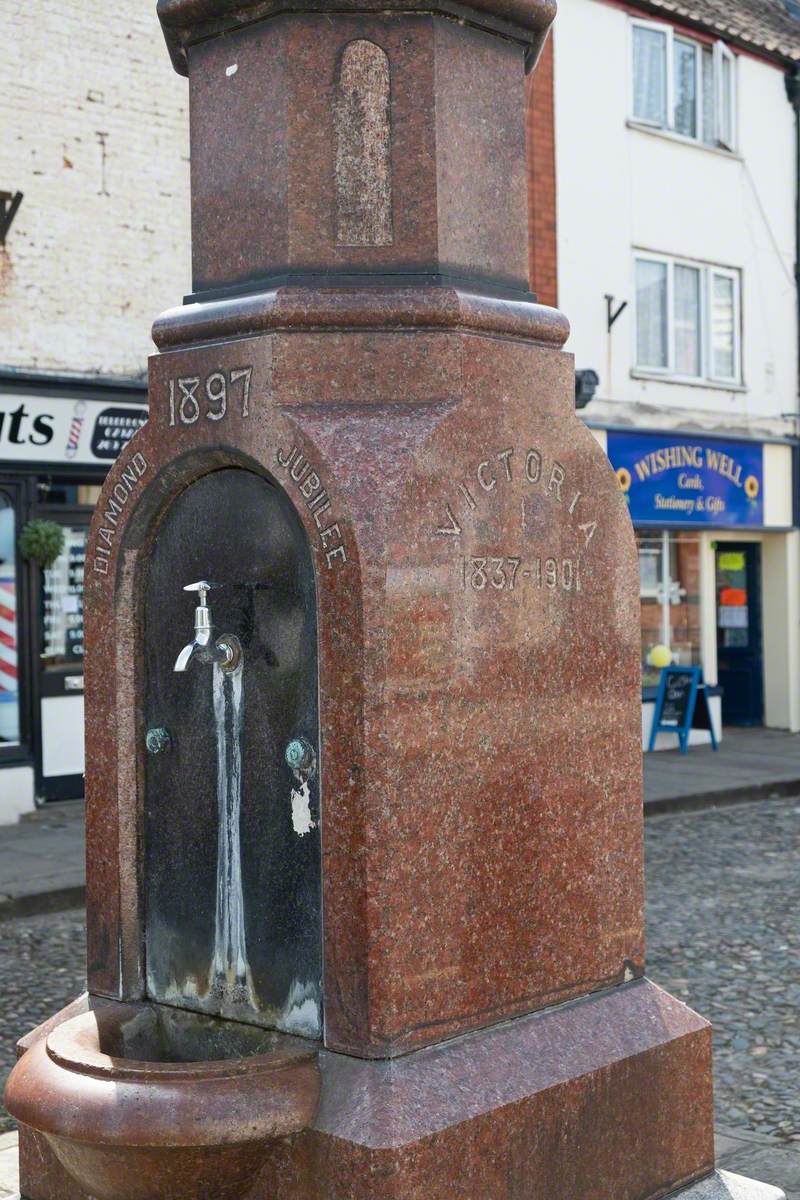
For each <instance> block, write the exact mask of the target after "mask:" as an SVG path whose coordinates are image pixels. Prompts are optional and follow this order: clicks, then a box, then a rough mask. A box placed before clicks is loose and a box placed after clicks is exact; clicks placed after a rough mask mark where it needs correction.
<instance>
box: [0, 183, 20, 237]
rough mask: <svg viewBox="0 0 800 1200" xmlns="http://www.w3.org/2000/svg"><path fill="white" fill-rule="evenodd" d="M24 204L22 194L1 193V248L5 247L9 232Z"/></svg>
mask: <svg viewBox="0 0 800 1200" xmlns="http://www.w3.org/2000/svg"><path fill="white" fill-rule="evenodd" d="M20 204H22V192H0V246H5V244H6V237H7V235H8V231H9V230H10V229H11V226H12V224H13V223H14V217H15V216H16V215H17V210H18V209H19V206H20Z"/></svg>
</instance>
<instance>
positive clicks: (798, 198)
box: [786, 63, 800, 525]
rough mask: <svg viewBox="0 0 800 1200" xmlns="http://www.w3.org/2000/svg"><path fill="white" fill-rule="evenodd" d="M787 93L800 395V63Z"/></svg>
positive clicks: (798, 466) (799, 501) (798, 464)
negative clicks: (791, 132) (791, 138)
mask: <svg viewBox="0 0 800 1200" xmlns="http://www.w3.org/2000/svg"><path fill="white" fill-rule="evenodd" d="M786 95H787V96H788V97H789V103H790V104H791V106H792V108H793V109H794V135H795V198H794V218H795V255H794V278H795V283H796V286H797V372H798V374H797V381H798V382H797V391H798V396H800V63H796V64H795V66H794V67H793V69H792V70H791V71H790V72H789V74H787V76H786ZM792 458H793V463H792V492H793V495H792V510H793V512H792V519H793V523H794V524H795V525H800V446H798V445H795V446H794V447H793V448H792Z"/></svg>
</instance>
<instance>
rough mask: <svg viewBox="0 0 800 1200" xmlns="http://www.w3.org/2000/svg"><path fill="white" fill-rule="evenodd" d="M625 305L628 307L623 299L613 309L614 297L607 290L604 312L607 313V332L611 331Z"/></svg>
mask: <svg viewBox="0 0 800 1200" xmlns="http://www.w3.org/2000/svg"><path fill="white" fill-rule="evenodd" d="M627 307H628V301H627V300H623V301H622V304H620V306H619V308H617V309H616V310H615V309H614V297H613V296H610V295H609V294H608V292H606V313H607V319H608V332H609V333H611V330H612V329H613V328H614V326H615V325H616V323H617V321H618V320H619V319H620V317H621V316H622V314H623V313H624V312H625V309H626V308H627Z"/></svg>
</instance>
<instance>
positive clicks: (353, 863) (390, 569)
mask: <svg viewBox="0 0 800 1200" xmlns="http://www.w3.org/2000/svg"><path fill="white" fill-rule="evenodd" d="M554 10H555V4H554V2H553V0H471V2H470V3H469V4H461V3H453V2H451V0H425V3H424V4H423V3H421V2H420V0H337V3H336V4H333V3H330V2H329V0H307V2H306V3H305V4H304V5H302V6H294V5H284V4H282V3H281V2H280V0H160V3H159V12H160V16H161V21H162V23H163V26H164V30H165V33H166V38H167V43H168V46H169V49H170V53H171V55H172V60H173V63H174V65H175V67H176V69H177V70H178V71H180V72H182V73H183V74H187V75H188V76H189V88H190V96H191V138H192V195H193V201H192V227H193V235H192V236H193V269H194V281H193V287H194V291H193V294H192V295H191V296H189V297H187V299H186V301H185V303H184V304H183V305H182V306H181V307H179V308H176V309H174V310H172V311H170V312H168V313H166V314H165V315H163V316H162V317H160V318H159V319H158V320H157V322H156V324H155V329H154V337H155V342H156V345H157V347H158V353H157V354H156V355H155V356H154V357H153V358H152V360H151V365H150V419H149V421H148V423H147V425H146V426H145V428H144V429H143V430H142V431H141V432H140V433H139V434H137V435H136V437H135V438H134V439H133V440H132V441H131V442H130V444H129V446H128V448H127V450H126V451H124V452H123V454H122V456H121V458H120V460H119V462H118V463H117V464H116V466H115V467H114V468H113V469H112V471H111V473H110V475H109V477H108V480H107V483H106V485H105V488H104V491H103V495H102V498H101V500H100V503H99V505H98V509H97V513H96V517H95V520H94V525H93V528H92V533H91V538H90V543H89V546H88V550H87V582H86V598H87V636H88V649H87V662H86V685H87V686H86V692H87V710H88V729H87V733H88V755H87V777H86V796H87V839H88V848H87V855H88V876H87V925H88V942H89V948H88V994H87V995H86V996H84V997H82V998H81V999H79V1000H77V1001H76V1002H75V1003H74V1004H73V1005H71V1006H70V1007H69V1008H67V1009H65V1010H64V1011H63V1012H61V1013H59V1014H58V1015H57V1016H54V1017H53V1018H52V1019H51V1020H50V1021H48V1022H47V1023H46V1024H45V1025H43V1026H42V1027H40V1028H39V1029H37V1030H36V1031H34V1032H33V1033H32V1034H29V1035H28V1036H27V1037H25V1038H23V1040H22V1042H21V1043H20V1060H19V1062H18V1064H17V1066H16V1068H15V1070H14V1072H13V1074H12V1076H11V1080H10V1083H9V1085H8V1090H7V1093H6V1102H7V1105H8V1108H9V1110H10V1111H11V1112H12V1113H13V1115H14V1116H15V1117H16V1118H17V1119H18V1121H19V1122H20V1155H21V1178H22V1193H23V1196H24V1197H25V1200H201V1198H202V1200H225V1198H227V1197H231V1198H236V1200H422V1198H424V1200H451V1198H452V1197H461V1198H464V1200H655V1198H656V1197H664V1196H667V1195H671V1194H672V1193H674V1192H676V1191H678V1190H679V1189H682V1188H686V1189H687V1190H686V1191H685V1192H684V1193H682V1194H683V1195H685V1196H686V1197H687V1198H688V1200H711V1198H712V1197H722V1196H734V1195H735V1196H737V1197H738V1198H739V1200H743V1198H746V1200H756V1198H759V1200H768V1198H775V1197H778V1196H779V1195H780V1193H779V1192H778V1191H777V1190H776V1189H773V1188H767V1187H762V1186H761V1185H757V1184H752V1183H750V1182H748V1181H743V1180H735V1179H734V1178H733V1177H728V1178H726V1177H724V1176H721V1175H717V1174H714V1147H713V1124H712V1119H713V1111H712V1092H711V1034H710V1028H709V1026H708V1024H707V1023H706V1022H705V1021H704V1020H702V1019H701V1018H700V1017H698V1016H696V1015H695V1014H694V1013H693V1012H691V1011H690V1010H689V1009H688V1008H686V1007H685V1006H684V1005H683V1004H681V1003H679V1002H678V1001H677V1000H674V999H672V998H671V997H670V996H668V995H666V994H665V993H664V992H663V991H661V990H660V989H659V988H658V987H656V986H654V985H653V984H652V983H650V982H648V981H647V980H646V979H645V978H644V936H643V933H644V931H643V865H642V780H641V769H642V764H641V753H640V694H639V686H640V683H639V611H638V595H639V582H638V564H637V555H636V549H635V545H634V538H633V533H632V529H631V525H630V521H629V519H628V516H627V512H626V507H625V503H624V500H623V498H622V495H621V493H620V491H619V488H618V485H617V482H616V480H615V477H614V473H613V471H612V470H611V468H610V466H609V464H608V462H607V460H606V457H605V455H604V453H603V452H602V450H601V449H600V447H599V446H598V444H597V443H596V442H595V440H594V438H593V436H592V434H591V433H590V432H589V431H588V429H587V428H586V427H585V426H584V425H583V424H582V423H581V422H580V420H578V418H577V417H576V415H575V412H574V405H573V393H574V369H573V362H572V359H571V358H570V357H569V356H568V355H566V354H564V353H563V352H562V351H561V349H560V348H561V346H562V345H563V343H564V341H565V340H566V337H567V333H568V325H567V322H566V320H565V318H564V317H563V316H562V315H561V314H560V313H558V312H557V311H555V310H552V309H548V308H544V307H541V306H539V305H537V304H536V302H535V298H534V297H533V296H532V295H531V294H530V291H529V279H528V233H527V202H526V168H525V117H524V92H525V74H526V70H531V69H533V68H534V66H535V63H536V59H537V56H538V53H539V51H540V49H541V46H542V44H543V41H544V38H545V37H546V35H547V31H548V28H549V26H550V24H551V22H552V19H553V16H554ZM598 233H599V235H601V231H598ZM193 608H194V616H192V609H193Z"/></svg>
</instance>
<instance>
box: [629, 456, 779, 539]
mask: <svg viewBox="0 0 800 1200" xmlns="http://www.w3.org/2000/svg"><path fill="white" fill-rule="evenodd" d="M608 457H609V458H610V460H611V465H612V466H613V468H614V470H615V471H616V473H617V479H618V480H619V485H620V487H621V488H622V491H623V492H624V494H625V498H626V500H627V502H628V507H629V509H630V514H631V519H632V520H633V522H634V523H635V524H638V523H642V524H651V525H654V524H655V525H714V526H717V527H718V528H724V527H726V526H730V527H734V528H738V527H740V526H747V525H755V526H760V525H763V524H764V448H763V446H762V445H761V443H760V442H725V441H722V440H720V439H718V438H693V437H685V436H684V435H676V434H669V433H662V434H652V433H642V434H639V433H609V434H608Z"/></svg>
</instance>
